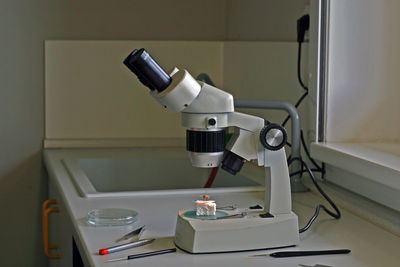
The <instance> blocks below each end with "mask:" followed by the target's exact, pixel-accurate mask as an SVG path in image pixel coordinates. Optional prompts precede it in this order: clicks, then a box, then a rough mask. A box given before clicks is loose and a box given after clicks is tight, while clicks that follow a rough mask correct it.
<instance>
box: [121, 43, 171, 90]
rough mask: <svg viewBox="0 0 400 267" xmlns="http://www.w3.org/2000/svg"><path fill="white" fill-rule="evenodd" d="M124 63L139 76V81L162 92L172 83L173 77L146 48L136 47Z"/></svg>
mask: <svg viewBox="0 0 400 267" xmlns="http://www.w3.org/2000/svg"><path fill="white" fill-rule="evenodd" d="M124 64H125V65H126V66H127V67H128V68H129V69H130V70H131V71H132V72H133V73H135V74H136V76H137V77H138V79H139V81H140V82H141V83H142V84H143V85H144V86H147V87H148V88H150V90H157V91H158V92H162V91H164V90H165V88H167V87H168V85H169V84H170V83H171V77H170V76H169V75H168V73H166V72H165V71H164V70H163V68H161V66H160V65H158V63H157V62H156V61H155V60H154V59H153V58H152V57H151V56H150V54H149V53H147V51H146V50H145V49H144V48H141V49H139V50H137V49H135V50H133V51H132V53H131V54H130V55H129V56H128V57H127V58H126V59H125V60H124Z"/></svg>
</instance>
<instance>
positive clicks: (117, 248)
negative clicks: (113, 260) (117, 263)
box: [99, 238, 155, 255]
mask: <svg viewBox="0 0 400 267" xmlns="http://www.w3.org/2000/svg"><path fill="white" fill-rule="evenodd" d="M154 240H155V239H154V238H153V239H141V240H138V241H134V242H130V243H127V244H123V245H118V246H115V247H110V248H102V249H99V254H100V255H106V254H109V253H113V252H117V251H121V250H124V249H129V248H135V247H140V246H144V245H147V244H149V243H151V242H153V241H154Z"/></svg>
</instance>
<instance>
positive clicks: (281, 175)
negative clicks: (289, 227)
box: [226, 112, 291, 215]
mask: <svg viewBox="0 0 400 267" xmlns="http://www.w3.org/2000/svg"><path fill="white" fill-rule="evenodd" d="M228 120H229V123H228V124H229V126H235V132H234V135H233V136H232V138H231V139H230V141H229V143H228V145H227V147H226V149H227V150H229V151H231V152H233V153H235V154H237V155H239V156H241V157H242V158H244V159H246V160H252V159H257V163H258V165H259V166H264V167H265V210H266V211H268V212H269V213H270V214H272V215H277V214H288V213H290V212H291V194H290V179H289V171H288V166H287V161H286V153H285V150H284V148H281V149H279V150H277V151H271V150H268V149H265V148H264V147H263V146H262V145H261V143H260V141H259V140H260V131H261V130H262V128H263V127H264V120H263V119H261V118H259V117H255V116H251V115H247V114H243V113H238V112H233V113H231V114H229V117H228Z"/></svg>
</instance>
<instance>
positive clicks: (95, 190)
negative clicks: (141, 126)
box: [62, 148, 264, 197]
mask: <svg viewBox="0 0 400 267" xmlns="http://www.w3.org/2000/svg"><path fill="white" fill-rule="evenodd" d="M157 150H159V149H157ZM162 150H163V151H162V153H160V151H154V149H150V150H149V151H145V152H146V153H143V152H144V151H143V149H139V150H138V151H136V152H137V153H131V154H130V155H128V156H127V155H124V157H119V156H118V155H113V156H112V157H79V156H78V157H76V158H64V159H63V160H62V162H63V163H64V166H65V167H66V169H67V170H68V172H69V174H70V175H71V178H72V180H73V182H74V183H75V185H76V187H77V189H78V191H79V193H80V194H81V196H83V197H106V196H110V197H116V196H134V195H151V194H156V195H161V194H186V193H199V194H204V193H210V194H211V193H213V192H238V191H243V192H245V191H262V190H264V187H263V186H261V185H260V183H259V180H257V179H254V178H249V176H248V175H244V174H243V173H238V174H237V175H231V174H229V173H227V172H226V171H224V170H222V169H220V170H219V171H218V174H217V176H216V178H215V180H214V183H213V186H212V188H207V189H206V188H203V187H204V185H205V184H206V181H207V179H208V177H209V176H210V173H211V169H208V168H195V167H192V166H191V164H190V161H189V158H188V155H187V153H186V151H184V150H182V151H181V150H174V149H172V150H171V149H170V148H169V149H162ZM152 151H153V153H152ZM139 152H141V153H139ZM244 169H246V168H244Z"/></svg>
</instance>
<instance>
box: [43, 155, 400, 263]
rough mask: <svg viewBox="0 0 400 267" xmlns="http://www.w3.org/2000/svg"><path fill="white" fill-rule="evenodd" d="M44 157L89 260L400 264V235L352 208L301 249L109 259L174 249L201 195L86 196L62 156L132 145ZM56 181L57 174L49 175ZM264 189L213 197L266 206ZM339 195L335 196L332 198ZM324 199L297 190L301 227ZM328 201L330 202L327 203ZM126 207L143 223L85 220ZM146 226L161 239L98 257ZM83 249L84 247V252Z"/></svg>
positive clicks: (305, 238)
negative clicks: (180, 218)
mask: <svg viewBox="0 0 400 267" xmlns="http://www.w3.org/2000/svg"><path fill="white" fill-rule="evenodd" d="M44 153H45V161H46V166H47V169H48V171H49V173H50V177H54V178H55V181H54V182H55V184H56V186H58V188H59V191H60V192H61V197H62V198H63V201H64V202H65V203H66V206H67V209H68V213H69V215H70V217H71V218H72V221H73V224H74V228H75V239H76V241H77V242H79V245H78V247H80V248H81V251H80V253H81V256H82V257H83V258H84V262H87V263H88V264H90V265H92V266H110V267H111V266H130V265H136V266H138V265H139V266H152V267H153V266H201V267H204V266H218V265H224V266H298V264H306V265H311V266H314V265H315V264H323V265H329V266H385V267H386V266H398V263H399V262H400V253H398V251H399V249H400V237H399V236H397V235H395V234H393V233H391V232H388V231H386V230H384V229H383V228H381V227H379V226H377V225H375V224H373V223H372V222H370V221H367V220H364V219H362V218H360V217H358V216H356V215H353V214H352V212H351V211H348V210H345V209H341V211H342V218H341V219H340V220H335V219H332V218H330V217H329V216H328V215H326V214H325V213H324V212H321V214H320V216H319V217H318V219H317V220H316V222H315V223H314V225H313V226H312V227H311V228H310V230H308V231H306V232H305V233H303V234H300V244H299V245H298V246H296V247H292V248H285V249H273V250H268V251H265V250H264V251H255V252H254V251H250V252H239V253H222V254H204V255H192V254H188V253H185V252H183V251H181V250H179V249H178V251H177V253H172V254H165V255H159V256H154V257H147V258H141V259H135V260H130V261H120V262H113V263H105V260H107V259H113V258H119V257H123V256H127V255H131V254H136V253H141V252H146V251H152V250H158V249H166V248H170V247H174V244H173V235H174V229H175V222H176V216H177V211H178V210H179V209H185V208H186V209H190V208H192V205H193V203H192V201H193V200H194V199H196V198H197V197H198V195H179V196H158V197H154V196H153V197H152V198H148V197H144V196H137V197H119V198H110V197H108V198H83V197H80V196H79V194H78V192H77V190H76V188H75V187H74V185H73V183H72V182H71V179H70V177H69V175H68V173H67V172H66V170H65V168H64V166H63V164H62V163H61V159H63V158H65V157H73V156H76V157H79V156H81V155H86V156H102V155H104V154H105V153H106V154H110V153H111V154H125V155H128V154H129V150H127V149H119V150H118V149H90V150H81V149H70V150H68V149H58V150H46V151H45V152H44ZM50 179H52V178H50ZM263 197H264V193H263V192H247V193H230V194H217V195H213V198H214V199H215V200H216V201H217V202H218V203H220V204H221V205H224V203H227V204H231V203H232V201H234V202H235V203H237V204H238V205H239V207H243V208H244V207H249V206H251V205H255V204H263ZM331 197H332V198H333V199H335V196H331ZM322 201H323V200H322V199H321V198H320V197H319V196H318V195H316V194H314V193H312V192H308V193H297V194H293V210H294V211H295V212H296V214H297V215H298V216H299V224H300V226H304V225H305V223H306V222H307V221H308V219H309V218H310V217H311V216H312V214H313V213H314V209H315V206H316V205H317V204H318V203H321V202H322ZM323 203H325V201H324V202H323ZM111 207H117V208H127V209H133V210H136V211H138V212H139V222H137V223H135V224H132V225H130V226H125V227H94V226H90V225H88V224H87V223H86V214H87V212H88V211H90V210H92V209H96V208H111ZM141 224H145V225H146V229H147V230H146V231H145V233H144V236H143V237H144V238H146V237H154V238H156V239H157V240H156V241H155V242H154V243H153V244H150V245H146V246H144V247H140V248H134V249H129V250H126V251H121V252H118V253H113V254H110V255H108V256H100V255H98V250H99V249H100V248H106V247H110V246H114V245H115V243H114V240H116V239H117V238H119V237H121V236H123V235H124V234H126V233H127V232H129V231H131V230H133V229H135V228H136V227H137V226H139V225H141ZM341 248H348V249H351V250H352V252H351V254H349V255H332V256H329V255H328V256H313V257H295V258H271V257H266V258H248V255H252V254H261V253H272V252H275V251H283V250H319V249H341ZM82 250H83V251H82Z"/></svg>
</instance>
